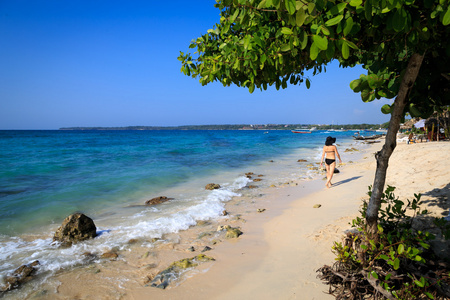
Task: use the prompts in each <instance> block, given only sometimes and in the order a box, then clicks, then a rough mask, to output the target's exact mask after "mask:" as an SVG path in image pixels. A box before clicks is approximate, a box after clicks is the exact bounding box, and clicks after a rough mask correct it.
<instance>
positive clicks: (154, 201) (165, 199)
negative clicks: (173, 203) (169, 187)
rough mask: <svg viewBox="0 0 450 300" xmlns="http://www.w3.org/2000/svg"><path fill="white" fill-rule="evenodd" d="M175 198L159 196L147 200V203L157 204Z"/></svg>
mask: <svg viewBox="0 0 450 300" xmlns="http://www.w3.org/2000/svg"><path fill="white" fill-rule="evenodd" d="M172 199H173V198H167V197H166V196H159V197H156V198H153V199H150V200H147V201H145V205H156V204H161V203H164V202H166V201H169V200H172Z"/></svg>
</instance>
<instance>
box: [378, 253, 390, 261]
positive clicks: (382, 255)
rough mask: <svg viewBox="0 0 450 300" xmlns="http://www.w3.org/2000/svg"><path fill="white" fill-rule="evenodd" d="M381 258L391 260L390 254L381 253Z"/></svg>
mask: <svg viewBox="0 0 450 300" xmlns="http://www.w3.org/2000/svg"><path fill="white" fill-rule="evenodd" d="M380 258H382V259H384V260H386V261H388V260H389V256H387V255H386V254H381V255H380Z"/></svg>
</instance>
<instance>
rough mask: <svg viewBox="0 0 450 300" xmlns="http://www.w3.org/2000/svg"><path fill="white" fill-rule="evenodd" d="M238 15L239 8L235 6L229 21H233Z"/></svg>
mask: <svg viewBox="0 0 450 300" xmlns="http://www.w3.org/2000/svg"><path fill="white" fill-rule="evenodd" d="M238 15H239V8H236V10H235V11H234V14H233V15H232V16H231V19H230V23H234V21H235V20H236V18H237V16H238Z"/></svg>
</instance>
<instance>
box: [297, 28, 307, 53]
mask: <svg viewBox="0 0 450 300" xmlns="http://www.w3.org/2000/svg"><path fill="white" fill-rule="evenodd" d="M299 37H300V49H301V50H303V49H305V48H306V46H308V35H307V34H306V33H305V32H304V31H302V32H301V33H300V36H299Z"/></svg>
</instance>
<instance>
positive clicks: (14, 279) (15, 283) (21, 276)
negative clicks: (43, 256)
mask: <svg viewBox="0 0 450 300" xmlns="http://www.w3.org/2000/svg"><path fill="white" fill-rule="evenodd" d="M39 265H40V264H39V261H38V260H35V261H34V262H32V263H30V264H27V265H22V266H20V267H19V268H17V269H16V270H14V272H13V273H12V275H10V276H7V277H6V278H5V287H3V288H2V289H1V290H0V291H1V292H7V291H10V290H13V289H16V288H18V287H19V286H20V285H21V284H23V283H26V282H28V281H30V280H31V279H32V278H33V276H34V274H35V273H36V270H37V267H38V266H39Z"/></svg>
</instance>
